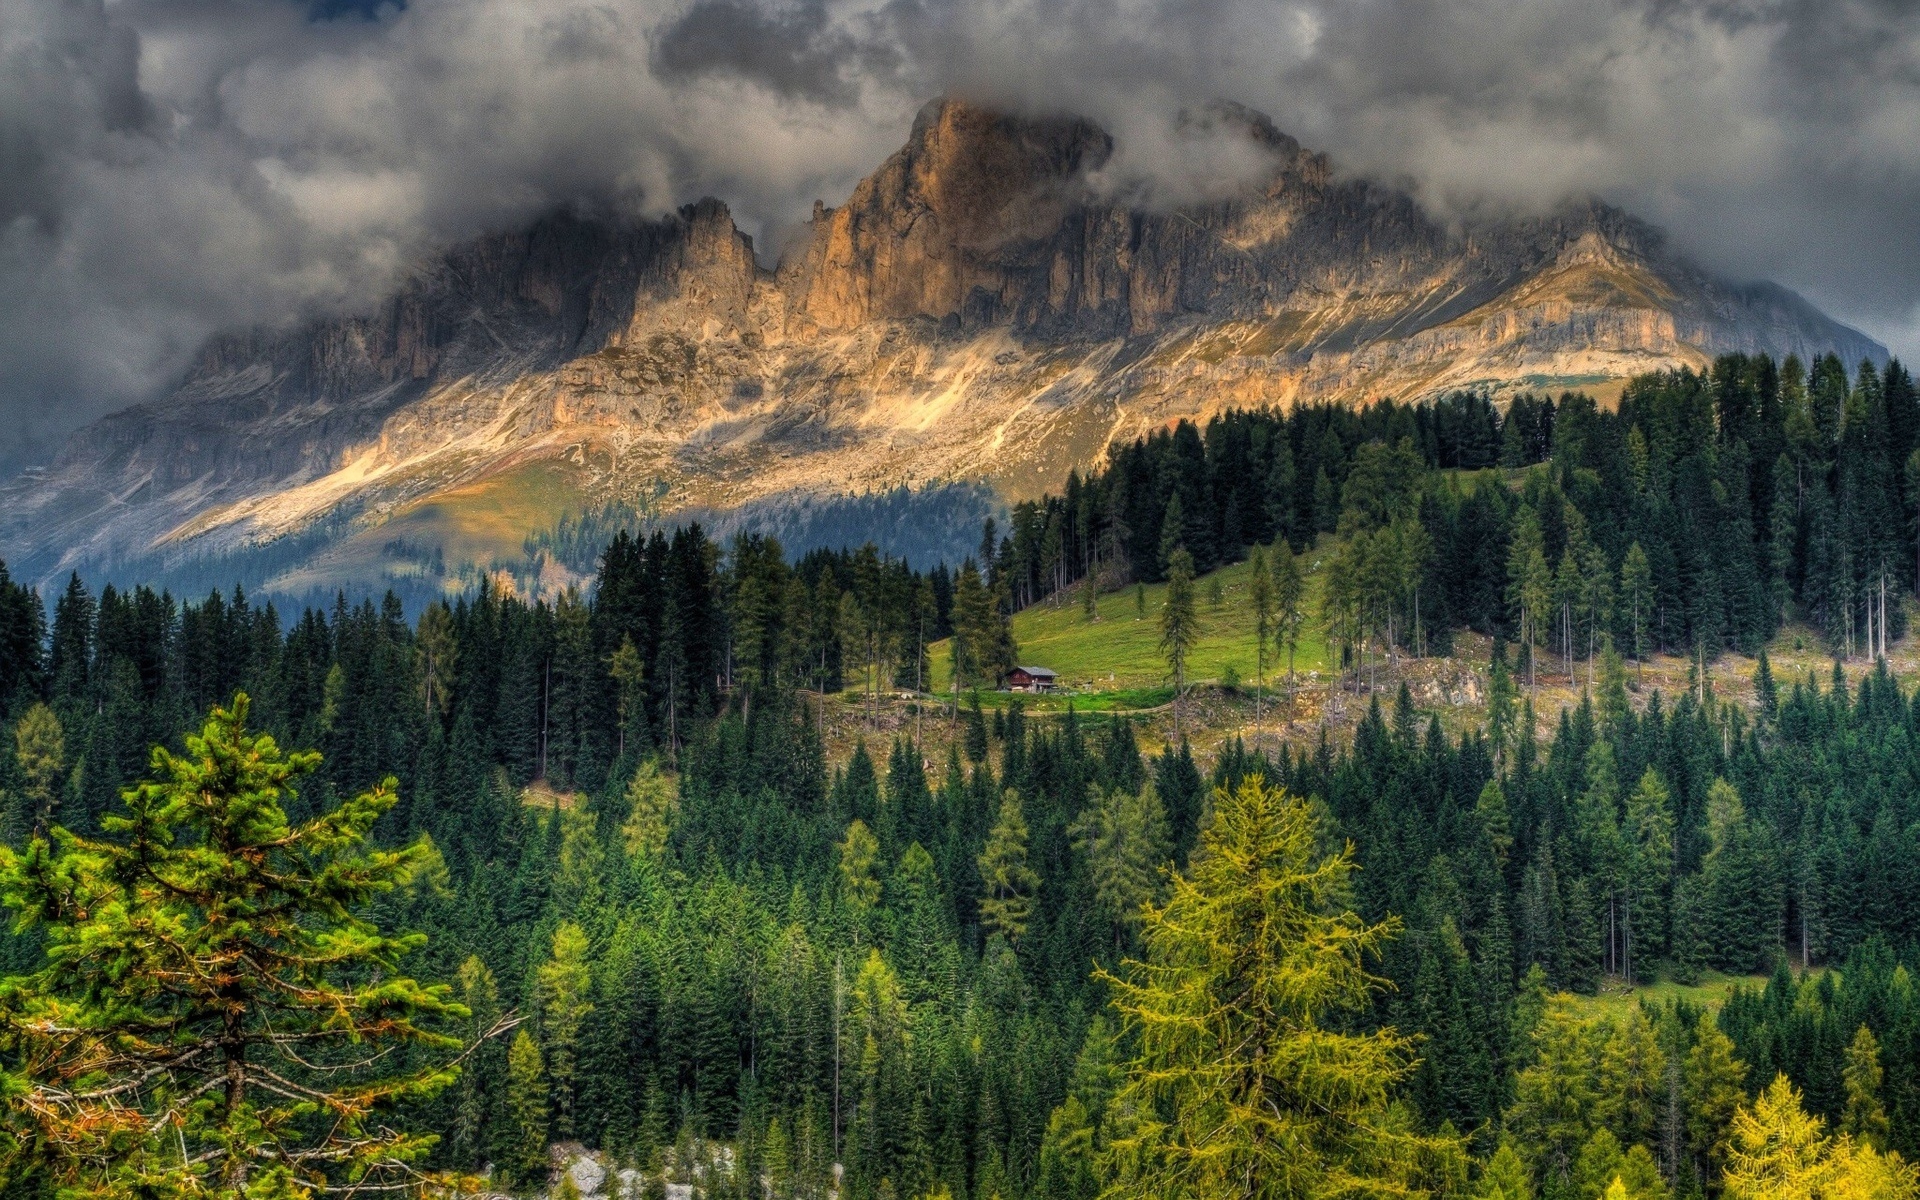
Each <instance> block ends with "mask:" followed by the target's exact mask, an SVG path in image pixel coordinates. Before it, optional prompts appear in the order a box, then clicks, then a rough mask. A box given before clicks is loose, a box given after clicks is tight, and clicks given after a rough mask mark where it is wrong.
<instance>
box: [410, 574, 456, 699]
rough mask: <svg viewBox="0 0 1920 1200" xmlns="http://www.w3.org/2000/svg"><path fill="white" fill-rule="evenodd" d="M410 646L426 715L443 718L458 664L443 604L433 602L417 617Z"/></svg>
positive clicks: (448, 615)
mask: <svg viewBox="0 0 1920 1200" xmlns="http://www.w3.org/2000/svg"><path fill="white" fill-rule="evenodd" d="M413 645H414V652H415V654H416V655H417V656H418V658H419V662H420V699H421V702H422V703H423V704H424V705H425V706H426V711H427V712H428V713H429V714H431V715H437V716H445V715H446V713H447V708H448V706H449V705H451V704H452V703H453V696H452V692H451V690H450V683H451V681H452V679H453V677H454V673H455V672H456V671H457V670H458V669H459V664H460V647H459V645H458V643H456V642H455V641H454V637H453V613H452V612H451V611H449V610H448V608H447V605H446V602H445V601H443V600H436V601H434V602H433V603H432V604H429V605H427V608H426V611H425V612H423V613H421V614H420V621H419V624H418V625H417V626H416V627H415V629H414V635H413Z"/></svg>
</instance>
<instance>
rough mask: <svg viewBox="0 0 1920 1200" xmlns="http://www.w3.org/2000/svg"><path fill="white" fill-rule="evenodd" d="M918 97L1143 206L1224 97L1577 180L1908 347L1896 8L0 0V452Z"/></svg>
mask: <svg viewBox="0 0 1920 1200" xmlns="http://www.w3.org/2000/svg"><path fill="white" fill-rule="evenodd" d="M942 92H957V93H961V94H965V95H968V96H971V97H974V98H977V99H981V100H985V101H989V102H994V103H1000V104H1004V105H1009V106H1015V107H1019V108H1023V109H1026V110H1030V111H1036V112H1060V111H1074V112H1078V113H1081V114H1084V115H1086V116H1089V117H1091V118H1093V119H1095V120H1097V121H1099V122H1101V123H1102V124H1103V125H1105V126H1106V127H1107V128H1108V129H1109V130H1110V131H1111V132H1112V133H1113V134H1114V136H1115V145H1116V148H1115V153H1114V155H1113V157H1112V158H1111V159H1110V160H1109V162H1108V163H1107V164H1106V165H1105V166H1104V167H1103V168H1102V170H1101V172H1100V174H1099V176H1098V177H1097V178H1096V179H1095V181H1094V182H1095V183H1096V184H1097V185H1098V186H1101V187H1103V188H1106V189H1108V190H1109V191H1110V192H1111V193H1112V194H1114V195H1117V196H1125V197H1126V198H1128V199H1130V200H1133V201H1136V202H1141V203H1159V204H1164V203H1181V202H1185V201H1186V200H1189V199H1192V198H1195V197H1199V196H1205V195H1209V194H1214V193H1216V192H1218V191H1220V190H1223V189H1230V188H1232V187H1234V186H1238V185H1239V184H1240V183H1241V182H1243V181H1244V180H1246V179H1248V178H1253V177H1258V175H1259V174H1260V172H1261V171H1262V170H1264V163H1263V161H1262V159H1261V156H1260V155H1259V154H1258V153H1257V152H1253V151H1250V150H1249V148H1248V144H1247V142H1246V141H1245V140H1244V139H1242V138H1239V137H1236V136H1225V135H1223V133H1222V130H1221V129H1220V127H1219V126H1218V123H1217V122H1213V123H1209V121H1208V120H1206V119H1196V117H1195V114H1204V113H1206V112H1207V111H1208V110H1207V108H1206V106H1207V105H1208V104H1209V103H1210V102H1212V101H1214V100H1216V99H1220V98H1224V99H1228V100H1232V101H1238V102H1240V103H1243V104H1245V105H1248V106H1250V107H1251V108H1253V109H1256V110H1259V111H1262V112H1265V113H1267V114H1269V115H1271V117H1272V118H1273V119H1274V121H1275V123H1276V124H1277V125H1278V126H1279V128H1281V129H1283V130H1285V131H1287V132H1288V133H1290V134H1292V135H1294V136H1296V137H1298V138H1299V139H1300V140H1301V141H1302V142H1303V143H1305V144H1306V145H1308V146H1310V147H1313V148H1315V149H1321V150H1326V151H1328V152H1330V153H1331V154H1332V155H1333V157H1334V160H1335V163H1336V165H1337V167H1339V168H1340V169H1342V170H1344V171H1348V172H1351V173H1362V174H1367V175H1372V176H1377V177H1381V178H1384V179H1386V180H1388V181H1391V182H1394V183H1396V184H1401V185H1405V186H1409V187H1411V188H1413V189H1414V190H1415V191H1416V193H1417V194H1418V195H1419V196H1420V197H1421V199H1422V200H1423V202H1424V203H1426V204H1427V205H1428V206H1429V207H1430V208H1432V209H1433V210H1435V211H1436V212H1438V213H1441V214H1448V215H1465V214H1472V213H1477V212H1484V211H1489V210H1503V209H1519V210H1531V209H1540V208H1544V207H1547V206H1550V205H1552V204H1555V203H1557V202H1559V201H1560V200H1562V199H1565V198H1567V197H1569V196H1581V195H1586V194H1597V195H1600V196H1602V197H1604V198H1606V199H1609V200H1612V201H1614V202H1617V203H1620V204H1622V205H1624V206H1626V207H1628V208H1630V209H1632V210H1634V211H1636V212H1638V213H1640V214H1641V215H1643V216H1645V217H1647V218H1649V219H1650V220H1653V221H1655V222H1657V223H1659V224H1662V225H1664V226H1665V227H1667V228H1668V229H1669V230H1670V231H1671V233H1672V235H1673V238H1674V240H1675V241H1676V242H1677V243H1678V244H1679V245H1680V246H1681V247H1682V248H1684V249H1686V250H1688V251H1689V252H1691V253H1693V254H1695V255H1696V256H1697V257H1699V258H1701V259H1702V260H1703V261H1705V262H1706V263H1708V264H1709V265H1711V266H1714V267H1716V268H1718V269H1720V270H1722V271H1723V272H1725V273H1727V274H1730V275H1732V276H1734V277H1737V278H1752V277H1770V278H1774V279H1777V280H1779V281H1780V282H1783V283H1786V284H1788V285H1789V286H1793V287H1796V288H1799V289H1802V290H1804V291H1806V292H1807V293H1808V294H1809V295H1810V296H1811V297H1812V298H1814V299H1815V300H1816V301H1817V302H1820V303H1822V304H1823V305H1825V306H1827V307H1829V309H1830V310H1832V311H1834V312H1835V313H1836V315H1839V316H1841V317H1843V318H1846V319H1850V320H1853V321H1855V322H1857V323H1860V324H1862V325H1864V326H1865V327H1867V328H1868V329H1869V331H1870V332H1873V333H1875V334H1877V335H1879V336H1880V337H1882V338H1883V340H1887V341H1889V342H1890V343H1891V344H1893V345H1894V346H1895V348H1896V349H1897V350H1900V351H1902V352H1904V353H1906V354H1908V355H1909V356H1914V355H1916V354H1920V307H1916V301H1920V6H1916V5H1914V4H1911V3H1892V2H1882V0H1598V2H1595V0H1499V2H1496V0H1189V2H1180V0H1124V2H1123V0H975V2H960V0H692V2H691V3H688V2H687V0H413V2H412V3H410V4H408V5H406V6H404V7H385V8H381V9H378V10H377V16H376V17H375V18H373V19H367V20H362V19H357V18H349V19H343V20H336V21H318V22H316V21H311V20H308V19H307V8H306V6H305V5H303V4H298V3H294V2H292V0H115V2H114V3H111V4H108V3H106V2H105V0H11V2H10V3H7V4H4V5H0V411H3V412H5V413H6V414H7V416H8V419H7V420H6V421H5V422H4V423H0V460H4V459H6V458H8V457H17V456H18V455H19V454H21V453H23V452H24V448H25V447H26V446H27V445H29V444H36V443H37V444H40V445H44V444H45V442H46V439H48V438H50V437H52V436H54V435H57V434H58V433H60V432H61V431H62V430H64V429H66V428H69V427H71V426H72V425H73V424H75V423H77V422H79V421H81V420H83V419H86V418H90V417H92V416H96V415H98V414H99V413H100V412H102V411H105V410H106V409H109V408H112V407H116V406H119V405H122V404H125V403H128V402H131V401H135V400H138V399H141V398H143V397H146V396H150V395H153V394H155V392H156V391H157V390H158V389H160V388H162V387H164V384H165V382H166V381H167V379H168V378H170V377H171V376H172V375H173V374H174V373H176V372H177V371H178V370H179V369H180V367H181V365H182V364H183V362H184V361H185V359H186V357H187V356H188V355H189V354H190V353H191V351H192V349H193V347H194V346H195V345H196V344H197V343H198V342H199V340H200V339H202V338H203V337H205V336H206V334H207V333H209V332H210V331H212V330H213V329H216V328H219V327H222V326H227V325H231V324H235V323H239V322H246V321H265V322H269V323H272V322H284V321H288V320H293V319H297V318H298V317H300V316H303V315H307V314H312V313H318V312H328V311H338V310H341V309H343V308H350V307H354V306H360V305H365V304H366V303H368V302H369V301H370V299H371V298H372V297H374V296H376V295H378V293H379V292H380V291H381V290H382V289H384V288H385V287H387V286H390V284H391V281H392V280H393V278H394V277H395V276H396V275H397V274H398V273H399V272H401V271H403V270H404V269H405V268H406V267H407V265H408V264H409V263H411V262H413V261H416V260H417V259H418V258H419V257H420V256H422V255H424V254H427V253H430V252H431V251H432V250H433V248H434V247H436V246H439V245H442V244H444V243H446V242H448V241H450V240H453V239H456V238H461V237H465V236H470V235H472V234H473V233H476V232H479V231H482V230H485V229H488V228H498V227H502V226H506V225H511V224H515V223H518V222H521V221H524V220H526V219H528V218H529V217H530V216H532V215H533V214H535V213H537V212H539V211H541V210H542V209H545V208H548V207H551V206H553V205H556V204H571V205H577V206H586V207H590V208H596V209H601V210H611V211H626V212H647V211H657V210H661V209H664V208H667V207H669V206H671V205H674V204H677V203H683V202H685V201H688V200H691V199H694V198H697V197H698V196H700V195H704V194H714V195H718V196H720V197H721V198H723V199H725V200H726V201H727V202H728V203H729V204H730V205H731V206H732V208H733V210H734V212H735V214H736V217H737V218H738V219H739V220H740V221H741V223H742V224H743V225H744V226H746V227H747V228H748V229H749V230H750V231H752V232H755V233H756V234H757V235H758V236H759V238H760V242H761V244H762V246H763V247H764V246H768V245H771V244H777V243H778V241H779V237H780V234H781V231H783V230H786V229H790V228H791V227H792V225H793V224H794V223H795V222H796V221H798V220H801V219H804V217H805V214H806V213H807V212H808V210H809V209H810V208H811V203H812V201H813V200H814V199H815V198H816V197H817V198H820V199H824V200H826V201H827V202H829V203H834V202H837V201H838V200H839V199H840V198H841V197H843V196H844V195H845V194H846V192H847V190H848V189H849V188H850V187H851V185H852V184H853V183H854V182H855V181H856V180H857V179H858V178H859V177H860V176H861V175H863V174H865V173H866V172H867V171H869V170H871V169H872V168H873V166H874V165H876V164H877V163H878V162H879V161H880V160H881V158H883V157H884V156H885V155H886V154H887V153H888V152H889V151H890V150H892V149H893V148H894V147H895V146H897V145H898V144H899V142H900V140H901V139H902V138H903V136H904V135H905V133H906V130H907V127H908V125H909V123H910V122H911V120H912V117H913V113H914V111H915V110H916V109H917V108H918V106H919V104H920V103H921V102H922V101H924V100H925V99H926V98H928V97H929V96H932V95H935V94H939V93H942ZM9 439H10V440H9Z"/></svg>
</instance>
